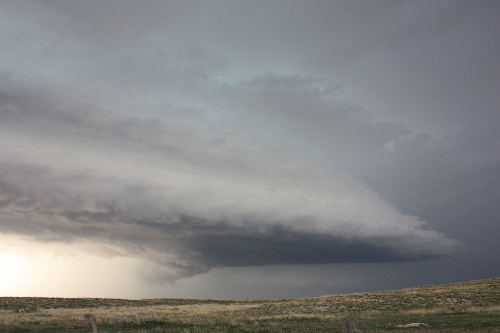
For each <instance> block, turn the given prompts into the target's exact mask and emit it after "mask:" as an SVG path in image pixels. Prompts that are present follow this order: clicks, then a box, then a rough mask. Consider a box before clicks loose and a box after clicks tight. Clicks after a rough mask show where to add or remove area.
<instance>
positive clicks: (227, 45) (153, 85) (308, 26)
mask: <svg viewBox="0 0 500 333" xmlns="http://www.w3.org/2000/svg"><path fill="white" fill-rule="evenodd" d="M499 17H500V2H498V1H466V0H464V1H290V0H286V1H176V2H174V1H170V2H166V1H159V0H158V1H155V0H141V1H138V0H137V1H132V0H120V1H118V0H107V1H102V0H87V1H76V0H75V1H68V0H46V1H24V0H0V282H2V284H1V286H0V295H3V296H65V297H73V296H74V297H123V298H125V297H126V298H142V297H199V298H277V297H279V298H284V297H312V296H319V295H325V294H335V293H341V292H357V291H373V290H384V289H396V288H402V287H409V286H414V285H424V284H437V283H446V282H456V281H465V280H469V279H482V278H490V277H495V276H499V275H500V256H499V255H498V253H500V242H499V241H498V237H499V235H500V61H499V59H500V37H499V36H500V20H499Z"/></svg>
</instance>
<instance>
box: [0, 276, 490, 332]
mask: <svg viewBox="0 0 500 333" xmlns="http://www.w3.org/2000/svg"><path fill="white" fill-rule="evenodd" d="M91 316H95V317H96V318H97V320H98V323H99V327H100V329H101V332H103V333H105V332H262V333H263V332H345V320H346V318H351V322H352V324H353V327H354V329H355V330H356V331H358V332H375V331H376V332H386V331H391V332H399V331H401V332H409V331H416V330H418V331H426V332H457V331H461V332H464V331H471V332H472V331H474V332H500V278H494V279H488V280H479V281H469V282H464V283H454V284H447V285H437V286H434V285H431V286H425V287H414V288H408V289H403V290H397V291H385V292H374V293H357V294H344V295H334V296H323V297H317V298H303V299H282V300H260V301H215V300H199V299H145V300H123V299H96V298H24V297H2V298H0V332H91V326H90V318H91ZM416 323H420V324H416Z"/></svg>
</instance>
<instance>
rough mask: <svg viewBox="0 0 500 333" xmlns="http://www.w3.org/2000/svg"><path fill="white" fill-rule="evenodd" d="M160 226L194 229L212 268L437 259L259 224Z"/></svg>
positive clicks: (194, 242)
mask: <svg viewBox="0 0 500 333" xmlns="http://www.w3.org/2000/svg"><path fill="white" fill-rule="evenodd" d="M148 224H150V223H148ZM155 224H156V223H155ZM157 226H158V225H157ZM160 228H161V229H162V232H164V233H166V234H170V235H173V234H176V235H180V234H184V232H182V231H181V230H185V231H187V230H189V232H190V236H189V237H188V238H186V239H185V240H184V242H185V243H186V244H187V245H188V248H190V249H191V250H194V251H196V252H197V253H199V254H200V255H201V256H202V257H204V260H205V261H206V262H208V263H209V265H210V266H222V267H244V266H263V265H277V264H332V263H363V262H396V261H410V260H423V259H429V258H431V257H434V256H431V255H422V254H420V255H409V254H403V253H400V252H399V251H397V249H394V248H392V247H390V246H388V245H387V246H385V245H375V244H373V240H362V239H352V240H346V239H341V238H339V237H334V236H331V235H326V234H314V233H301V232H296V231H292V230H290V229H289V228H286V227H283V226H280V225H274V226H266V227H265V229H264V230H262V229H257V228H256V227H255V225H254V224H249V225H248V226H231V225H228V224H226V223H217V224H207V223H202V222H200V220H199V219H196V218H188V217H184V218H182V222H181V223H179V224H169V225H163V226H162V227H160Z"/></svg>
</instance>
